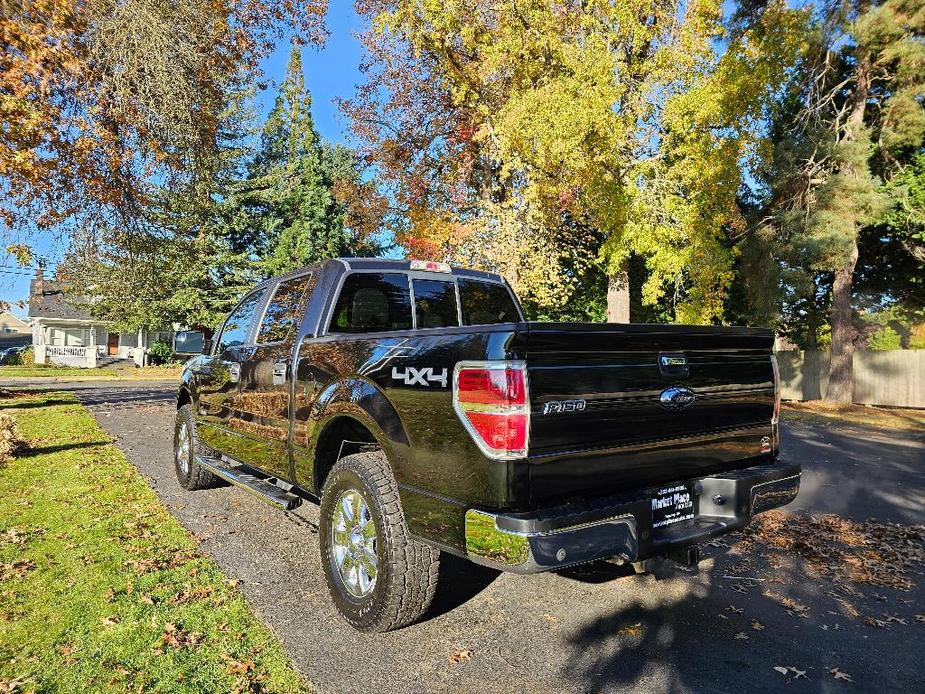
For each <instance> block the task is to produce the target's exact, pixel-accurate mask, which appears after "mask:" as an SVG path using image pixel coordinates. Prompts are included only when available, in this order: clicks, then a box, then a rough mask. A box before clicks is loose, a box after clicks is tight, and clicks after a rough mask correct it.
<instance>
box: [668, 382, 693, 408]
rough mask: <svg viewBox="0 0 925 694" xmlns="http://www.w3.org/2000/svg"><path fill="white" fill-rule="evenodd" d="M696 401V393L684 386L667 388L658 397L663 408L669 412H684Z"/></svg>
mask: <svg viewBox="0 0 925 694" xmlns="http://www.w3.org/2000/svg"><path fill="white" fill-rule="evenodd" d="M696 399H697V396H696V395H694V391H692V390H691V389H690V388H685V387H684V386H671V388H665V390H663V391H662V392H661V394H660V395H659V396H658V401H659V402H660V403H661V404H662V407H665V408H667V409H669V410H683V409H684V408H685V407H687V406H689V405H690V404H691V403H692V402H694V400H696Z"/></svg>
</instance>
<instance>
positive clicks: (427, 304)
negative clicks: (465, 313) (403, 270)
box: [412, 280, 459, 328]
mask: <svg viewBox="0 0 925 694" xmlns="http://www.w3.org/2000/svg"><path fill="white" fill-rule="evenodd" d="M412 284H413V285H414V312H415V314H417V318H418V327H419V328H446V327H449V326H454V325H459V313H458V311H457V308H456V286H455V285H454V284H453V283H452V282H441V281H440V280H414V281H413V282H412Z"/></svg>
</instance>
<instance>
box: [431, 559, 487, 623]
mask: <svg viewBox="0 0 925 694" xmlns="http://www.w3.org/2000/svg"><path fill="white" fill-rule="evenodd" d="M500 575H501V572H500V571H495V570H494V569H489V568H488V567H486V566H480V565H479V564H473V563H472V562H470V561H468V560H467V559H461V558H460V557H457V556H454V555H452V554H448V553H446V552H444V553H442V554H441V555H440V578H439V581H438V583H437V593H436V595H434V601H433V602H432V603H431V605H430V609H429V610H427V613H426V614H425V615H424V618H423V620H422V621H425V622H426V621H430V620H431V619H434V618H436V617H439V616H440V615H443V614H446V613H447V612H452V611H453V610H455V609H456V608H458V607H461V606H462V605H465V604H466V603H467V602H469V601H470V600H471V599H472V598H474V597H475V596H477V595H478V594H479V593H481V592H482V591H483V590H485V589H486V588H488V586H490V585H491V584H492V583H493V582H494V581H495V579H497V578H498V577H499V576H500Z"/></svg>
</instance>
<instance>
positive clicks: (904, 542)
mask: <svg viewBox="0 0 925 694" xmlns="http://www.w3.org/2000/svg"><path fill="white" fill-rule="evenodd" d="M742 541H743V543H744V544H745V545H750V544H751V545H753V544H759V543H760V544H764V545H767V546H770V547H774V548H777V549H781V550H786V551H788V552H793V553H795V554H798V555H799V556H800V557H802V558H803V559H804V560H806V562H807V564H808V566H809V569H810V570H811V571H814V572H816V573H817V574H821V575H823V576H826V577H828V578H830V579H832V580H835V581H837V582H838V581H842V582H843V581H854V582H856V583H864V584H867V585H876V586H886V587H891V588H896V589H897V590H910V589H911V588H912V587H913V581H912V578H911V577H910V574H909V569H910V568H912V567H913V566H916V565H919V564H922V563H923V562H925V526H922V525H913V526H902V525H898V524H895V523H877V522H875V521H871V520H868V521H864V522H857V521H852V520H847V519H844V518H840V517H838V516H834V515H826V516H811V515H800V516H794V515H788V514H785V513H782V512H780V511H770V512H768V513H763V514H761V515H760V516H758V517H757V518H756V519H755V522H754V523H753V524H752V525H751V526H749V527H748V528H746V529H745V530H743V532H742ZM841 587H842V589H843V590H845V592H848V593H849V594H851V591H852V590H854V589H851V588H850V587H849V586H845V585H844V583H842V586H841Z"/></svg>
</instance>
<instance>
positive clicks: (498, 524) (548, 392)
mask: <svg viewBox="0 0 925 694" xmlns="http://www.w3.org/2000/svg"><path fill="white" fill-rule="evenodd" d="M183 339H184V340H187V339H189V340H193V339H196V338H195V336H192V335H190V336H184V338H183ZM772 342H773V336H772V334H771V332H770V331H768V330H764V329H756V328H740V327H714V326H683V325H616V324H578V323H533V322H527V321H525V320H524V316H523V313H522V311H521V308H520V306H519V304H518V302H517V300H516V298H515V296H514V294H513V292H512V291H511V289H510V287H509V286H508V285H507V283H506V282H505V281H504V279H503V278H501V277H499V276H497V275H493V274H489V273H485V272H478V271H474V270H465V269H461V268H451V267H450V266H448V265H445V264H443V263H433V262H424V261H395V260H377V259H337V260H331V261H328V262H325V263H323V264H321V265H318V266H315V267H310V268H304V269H302V270H298V271H296V272H291V273H289V274H286V275H283V276H281V277H275V278H273V279H270V280H267V281H266V282H263V283H262V284H260V285H259V286H257V287H256V288H254V290H253V291H251V292H248V293H247V295H246V296H244V298H243V299H241V301H240V302H239V304H238V305H237V307H236V308H235V309H234V310H233V311H232V312H231V314H230V315H229V317H228V318H227V320H226V321H225V323H224V325H222V326H221V328H220V329H219V330H218V331H217V332H216V333H215V339H214V340H212V341H211V344H209V345H207V346H206V350H205V353H204V354H202V355H200V356H197V357H195V358H193V359H192V360H190V362H188V364H187V366H186V368H185V370H184V372H183V375H182V378H181V382H180V386H179V390H178V393H177V416H176V426H175V433H174V464H175V470H176V475H177V478H178V479H179V481H180V484H181V485H182V486H183V487H185V488H186V489H190V490H193V489H199V488H202V487H206V486H209V485H211V484H212V483H213V482H215V480H216V479H217V478H218V479H223V480H226V481H228V482H231V483H233V484H237V485H241V486H244V487H246V488H248V489H249V490H250V491H251V492H253V493H255V494H256V495H258V496H259V497H261V498H262V499H264V500H265V501H267V502H269V503H271V504H274V505H275V506H277V507H278V508H280V509H282V510H284V511H288V510H292V509H294V508H295V507H297V506H298V505H300V504H301V503H302V502H303V501H305V500H308V501H312V502H317V503H320V530H319V537H320V545H321V562H322V564H323V568H324V572H325V576H326V579H327V584H328V588H329V592H330V594H331V597H332V599H333V601H334V603H335V605H336V606H337V609H338V610H339V611H340V613H341V614H342V615H343V616H344V618H345V619H346V620H347V621H348V622H349V623H350V624H352V625H353V626H354V627H355V628H357V629H359V630H363V631H385V630H389V629H394V628H397V627H401V626H404V625H407V624H410V623H412V622H414V621H415V620H417V619H418V618H419V617H420V616H421V615H422V614H423V613H424V612H425V611H426V609H427V607H428V605H429V604H430V601H431V599H432V598H433V595H434V591H435V589H436V583H437V575H438V565H439V561H440V556H441V553H442V552H448V553H451V554H455V555H458V556H461V557H466V558H468V559H470V560H472V561H473V562H476V563H478V564H483V565H486V566H490V567H493V568H496V569H501V570H505V571H515V572H520V573H533V572H539V571H548V570H553V569H562V568H564V567H568V566H572V565H575V564H581V563H584V562H590V561H594V560H598V559H611V560H614V561H616V562H618V563H619V562H627V563H634V564H637V565H642V566H644V565H645V563H646V562H647V561H648V560H650V559H654V558H664V557H667V558H670V559H672V560H675V561H679V562H681V563H683V564H687V565H691V564H696V563H697V562H698V561H699V552H698V544H699V543H702V542H704V541H705V540H708V539H710V538H714V537H717V536H720V535H724V534H726V533H729V532H730V531H732V530H735V529H737V528H741V527H743V526H745V525H746V524H747V523H748V522H749V520H750V519H751V518H752V516H754V515H755V514H756V513H760V512H762V511H766V510H768V509H771V508H775V507H778V506H782V505H784V504H787V503H789V502H790V501H792V500H793V499H794V498H795V497H796V495H797V492H798V491H799V485H800V474H801V471H800V467H799V466H798V465H793V464H785V463H783V462H781V461H780V460H779V458H778V449H779V444H778V441H779V437H778V412H779V407H780V388H779V384H778V375H777V366H776V362H775V359H774V357H773V354H772V351H771V348H772Z"/></svg>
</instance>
